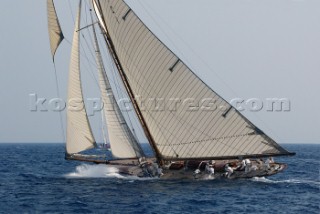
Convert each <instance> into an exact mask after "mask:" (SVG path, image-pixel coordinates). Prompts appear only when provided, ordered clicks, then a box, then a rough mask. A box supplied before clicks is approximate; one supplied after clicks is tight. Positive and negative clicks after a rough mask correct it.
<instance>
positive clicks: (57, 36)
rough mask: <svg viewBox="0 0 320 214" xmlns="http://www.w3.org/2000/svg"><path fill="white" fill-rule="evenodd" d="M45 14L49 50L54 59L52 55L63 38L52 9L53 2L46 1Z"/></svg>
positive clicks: (53, 8)
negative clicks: (46, 16) (46, 15)
mask: <svg viewBox="0 0 320 214" xmlns="http://www.w3.org/2000/svg"><path fill="white" fill-rule="evenodd" d="M47 14H48V31H49V38H50V48H51V54H52V58H53V59H54V55H55V53H56V51H57V49H58V47H59V45H60V43H61V42H62V40H63V38H64V36H63V33H62V30H61V27H60V24H59V20H58V17H57V13H56V10H55V7H54V3H53V0H47Z"/></svg>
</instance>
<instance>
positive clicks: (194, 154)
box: [47, 0, 294, 179]
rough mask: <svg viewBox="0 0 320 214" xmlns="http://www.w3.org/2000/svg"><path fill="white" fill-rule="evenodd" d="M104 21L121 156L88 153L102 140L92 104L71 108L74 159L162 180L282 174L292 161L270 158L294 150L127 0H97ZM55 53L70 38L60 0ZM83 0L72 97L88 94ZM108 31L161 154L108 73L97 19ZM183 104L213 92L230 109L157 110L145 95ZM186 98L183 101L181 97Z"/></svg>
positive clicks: (69, 154)
mask: <svg viewBox="0 0 320 214" xmlns="http://www.w3.org/2000/svg"><path fill="white" fill-rule="evenodd" d="M91 3H92V6H93V10H94V12H95V14H96V18H97V19H98V21H97V22H94V21H92V23H93V24H91V25H90V26H86V28H92V31H93V35H94V38H93V40H94V41H93V45H94V49H95V53H96V56H95V57H96V64H97V67H98V76H99V87H100V93H101V97H102V100H103V102H104V108H103V113H104V117H105V120H106V123H107V129H108V136H109V141H110V145H111V151H112V155H113V157H114V159H112V160H99V159H96V158H95V156H88V155H83V154H80V152H82V151H85V150H88V149H92V148H94V147H95V146H96V142H95V139H94V136H93V134H92V130H91V127H90V123H89V120H88V116H87V113H86V109H85V108H84V109H83V110H82V111H71V110H70V108H69V109H68V112H67V139H66V158H67V159H69V160H80V161H89V162H95V163H100V164H108V165H111V166H114V167H116V168H118V169H119V172H120V173H123V174H129V175H135V176H139V177H150V176H151V177H161V178H196V179H197V178H207V177H214V178H220V177H228V178H247V177H255V176H268V175H273V174H276V173H278V172H280V171H282V170H284V169H285V168H286V164H282V163H274V162H272V161H270V162H268V163H264V161H263V160H262V158H268V157H272V156H281V155H294V153H290V152H288V151H286V150H285V149H284V148H282V147H281V146H279V145H278V144H277V143H276V142H275V141H274V140H272V139H271V138H270V137H269V136H267V135H266V134H265V133H264V132H263V131H262V130H260V129H259V128H257V127H256V126H255V125H253V124H252V123H251V122H250V121H249V120H248V119H246V118H245V117H244V116H243V115H241V113H240V112H238V111H237V110H236V109H235V108H234V107H233V106H231V105H230V104H229V103H228V102H226V101H225V100H224V99H223V98H222V97H221V96H219V95H218V94H217V93H216V92H215V91H214V90H213V89H211V88H210V87H209V86H207V85H206V84H205V83H204V82H203V81H202V80H201V79H200V78H199V77H198V76H197V75H196V74H195V73H194V72H193V71H192V70H191V69H190V68H188V67H187V65H186V64H185V63H184V62H183V61H182V60H181V59H179V58H178V57H177V56H176V55H175V54H174V53H173V52H172V51H171V50H170V49H169V48H168V47H167V46H166V45H165V44H164V43H162V42H161V41H160V40H159V39H158V38H157V37H156V36H155V35H154V34H153V33H152V32H151V31H150V30H149V29H148V28H147V27H146V25H145V24H144V23H143V22H142V21H141V20H140V19H139V17H138V16H137V15H136V14H135V12H134V11H133V10H132V9H131V8H130V7H129V6H128V5H127V4H126V3H125V1H123V0H92V2H91ZM47 4H48V26H49V35H50V45H51V51H52V56H53V57H54V54H55V52H56V50H57V48H58V46H59V44H60V43H61V41H62V40H63V38H64V37H63V34H62V31H61V28H60V24H59V21H58V18H57V15H56V11H55V8H54V4H53V0H47ZM80 17H81V0H80V3H79V9H78V15H77V19H76V23H75V31H74V37H73V42H72V54H71V63H70V71H69V83H68V99H69V100H71V99H75V98H77V99H80V100H83V94H82V84H81V78H80V50H79V40H80V31H81V29H83V28H81V27H80ZM96 23H98V25H99V27H100V28H99V30H101V31H102V33H103V36H104V42H105V44H106V47H107V49H108V53H109V54H110V56H111V57H112V59H113V63H114V65H115V66H116V68H117V71H118V74H119V76H120V77H121V80H122V82H123V85H124V87H125V89H126V92H127V95H128V97H129V98H130V100H131V102H132V105H133V107H134V110H135V113H136V116H137V118H138V120H139V122H140V124H141V126H142V128H143V131H144V134H145V136H146V138H147V139H148V141H149V144H150V145H151V147H152V149H153V152H154V157H153V158H146V157H145V154H144V152H143V150H142V149H141V146H140V144H139V143H138V140H137V139H136V137H135V136H134V134H133V133H132V131H131V129H130V128H129V126H128V124H127V122H126V120H125V119H124V116H123V115H122V112H121V110H120V108H119V106H118V104H117V102H116V100H115V97H114V94H113V91H112V88H111V84H110V82H109V78H108V76H107V75H106V72H105V68H104V64H103V59H102V57H101V53H100V47H99V44H98V40H97V36H96V35H97V34H96V29H95V25H96ZM141 98H143V99H164V100H166V101H172V100H173V99H174V98H175V99H174V102H173V103H179V102H182V101H184V100H187V99H189V98H192V99H193V101H194V103H200V102H203V101H204V100H207V99H208V98H211V100H212V99H214V100H215V104H216V105H218V106H225V110H224V112H221V111H219V110H214V109H200V110H195V111H186V109H185V108H180V107H177V108H174V109H172V108H164V109H162V110H154V109H150V108H148V107H146V106H145V104H144V102H139V99H141ZM176 98H179V99H176Z"/></svg>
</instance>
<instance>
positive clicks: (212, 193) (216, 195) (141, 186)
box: [0, 144, 320, 214]
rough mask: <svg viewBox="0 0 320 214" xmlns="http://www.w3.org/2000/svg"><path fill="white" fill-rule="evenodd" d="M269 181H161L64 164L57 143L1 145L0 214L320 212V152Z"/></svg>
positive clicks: (309, 152) (305, 152) (302, 152)
mask: <svg viewBox="0 0 320 214" xmlns="http://www.w3.org/2000/svg"><path fill="white" fill-rule="evenodd" d="M284 147H285V148H287V149H288V150H290V151H295V152H297V155H296V156H294V157H285V158H276V161H279V162H281V161H282V162H286V163H288V164H289V167H288V169H287V170H286V171H285V172H283V173H279V174H277V175H275V176H272V177H268V178H256V179H243V180H206V181H204V180H203V181H199V180H197V181H189V180H159V179H138V178H135V177H123V176H121V175H119V174H118V173H117V171H116V170H115V169H113V168H110V167H107V166H105V165H94V164H93V165H90V164H83V163H81V162H73V161H65V160H64V145H63V144H0V213H157V214H158V213H179V214H180V213H260V214H261V213H290V214H291V213H308V214H309V213H315V214H319V213H320V205H319V204H320V178H319V168H320V162H319V161H320V145H290V144H287V145H284Z"/></svg>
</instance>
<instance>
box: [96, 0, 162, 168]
mask: <svg viewBox="0 0 320 214" xmlns="http://www.w3.org/2000/svg"><path fill="white" fill-rule="evenodd" d="M98 4H99V5H97V4H96V1H95V0H93V5H94V8H95V10H98V11H100V10H101V6H100V3H99V2H98ZM98 11H96V14H97V13H98ZM100 13H101V11H100ZM98 18H99V17H98ZM101 19H102V20H100V21H102V22H103V23H102V28H104V32H105V33H104V38H105V41H106V43H107V46H108V49H109V52H110V55H111V56H112V58H113V60H114V62H115V65H116V67H117V70H118V72H119V74H120V77H121V79H122V81H123V83H124V86H125V88H126V91H127V93H128V95H129V98H130V100H131V102H132V104H133V107H134V110H135V112H136V114H137V116H138V119H139V121H140V123H141V125H142V128H143V131H144V133H145V135H146V137H147V139H148V141H149V143H150V145H151V147H152V149H153V151H154V153H155V156H156V158H157V162H158V163H159V164H160V165H161V164H162V160H163V158H162V156H161V154H160V151H159V149H158V148H157V146H156V145H155V141H154V138H153V136H152V135H151V133H150V131H149V128H148V126H147V125H146V122H145V119H144V117H143V115H142V113H141V110H140V108H139V106H138V104H137V101H136V99H135V96H134V93H133V91H132V89H131V87H130V84H129V83H128V79H127V77H126V74H125V72H124V70H123V66H122V64H121V62H120V60H119V57H118V55H117V52H116V50H115V47H114V44H113V41H112V39H111V37H110V35H109V33H108V28H107V26H106V23H105V21H104V18H103V17H101ZM100 26H101V25H100Z"/></svg>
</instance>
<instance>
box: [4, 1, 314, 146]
mask: <svg viewBox="0 0 320 214" xmlns="http://www.w3.org/2000/svg"><path fill="white" fill-rule="evenodd" d="M126 2H127V3H128V4H129V5H130V6H131V7H132V9H133V10H134V11H135V12H136V13H137V15H138V16H139V17H140V18H141V19H142V21H144V22H145V23H146V24H147V26H148V27H149V28H150V29H151V30H152V31H153V32H154V33H155V34H156V35H157V36H158V38H159V39H160V40H161V41H163V42H164V43H165V44H166V45H167V46H168V47H169V48H170V49H171V50H172V51H173V52H174V53H176V54H177V55H178V56H179V58H180V59H182V60H183V61H184V62H185V63H186V64H187V65H188V66H189V67H190V68H191V69H192V70H193V71H194V72H195V73H196V74H197V75H198V76H199V77H200V78H201V79H202V80H203V81H204V82H205V83H206V84H208V85H209V86H210V87H211V88H212V89H214V90H215V91H216V92H217V93H218V94H220V95H221V96H222V97H223V98H224V99H226V100H227V101H232V100H234V99H237V100H239V99H240V100H244V101H250V100H252V99H256V100H259V101H262V102H263V104H264V106H263V108H262V109H261V110H260V111H258V112H255V111H251V110H252V109H251V108H250V106H247V105H246V106H245V107H246V109H245V110H244V111H243V112H242V113H243V114H244V115H245V116H246V117H248V118H249V119H250V120H251V121H252V122H253V123H254V124H255V125H257V126H258V127H259V128H260V129H262V130H263V131H264V132H266V133H267V134H268V135H269V136H270V137H272V138H273V139H275V140H276V141H277V142H279V143H320V131H319V127H320V111H319V109H320V99H319V98H318V97H319V91H320V84H319V81H320V60H319V57H320V39H319V38H320V22H319V20H320V1H318V0H197V1H194V0H161V1H159V0H127V1H126ZM55 3H56V9H57V12H58V16H59V18H60V23H61V25H62V29H63V31H64V34H65V37H66V38H67V40H65V41H64V42H63V43H62V45H61V46H60V48H59V49H58V51H57V54H56V59H55V62H56V68H57V74H58V85H59V91H60V97H61V98H63V99H65V97H66V94H67V89H66V88H67V81H68V67H69V57H70V43H69V42H68V41H71V38H72V32H73V23H74V21H73V20H74V14H75V10H76V3H77V1H74V0H72V1H71V0H67V1H55ZM0 19H1V21H2V28H1V33H0V60H1V63H0V71H1V72H0V100H1V105H0V142H63V141H64V140H63V137H62V131H61V126H60V123H59V114H58V113H57V112H52V111H47V112H40V111H37V112H32V111H30V94H36V95H37V96H38V97H43V98H47V99H51V98H56V97H57V89H56V81H55V75H54V66H53V63H52V59H51V55H50V47H49V39H48V30H47V15H46V1H43V0H32V1H31V0H26V1H17V0H5V1H3V2H2V6H1V7H0ZM84 70H86V71H85V72H84V73H83V75H82V78H83V82H84V85H87V86H89V87H86V89H84V91H85V96H86V97H99V95H98V88H97V86H96V84H95V78H96V77H95V76H94V75H95V74H92V71H91V70H92V69H91V66H90V63H88V64H87V65H86V67H85V68H84ZM270 98H285V99H287V100H289V101H290V111H279V112H277V111H272V112H270V111H267V107H266V105H267V100H268V99H270ZM248 103H249V104H250V102H248ZM62 116H63V117H65V115H64V113H63V114H62ZM90 121H91V124H92V126H93V129H94V130H95V135H96V138H97V140H98V141H100V140H102V136H101V132H100V131H97V130H101V116H99V115H95V116H93V117H91V118H90ZM64 126H65V121H64ZM138 132H139V133H138V136H139V139H140V141H145V139H144V137H143V136H142V134H141V133H140V131H139V129H138Z"/></svg>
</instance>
